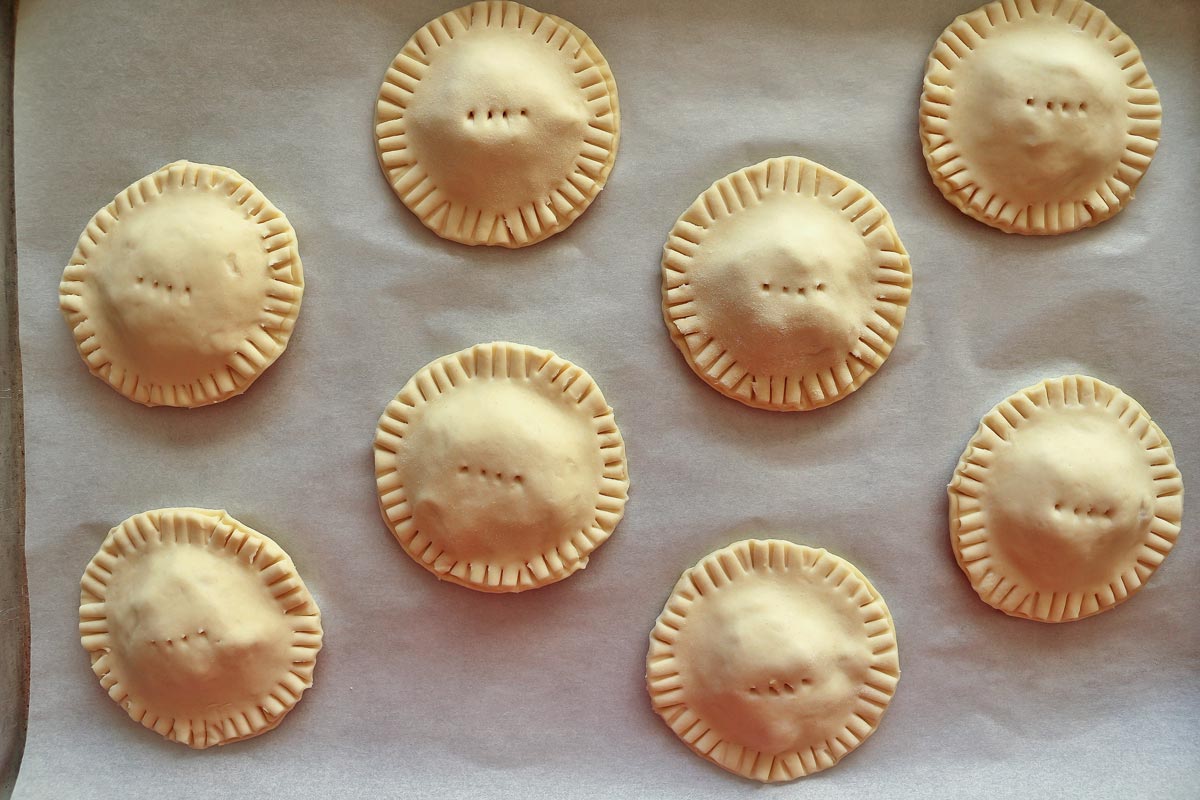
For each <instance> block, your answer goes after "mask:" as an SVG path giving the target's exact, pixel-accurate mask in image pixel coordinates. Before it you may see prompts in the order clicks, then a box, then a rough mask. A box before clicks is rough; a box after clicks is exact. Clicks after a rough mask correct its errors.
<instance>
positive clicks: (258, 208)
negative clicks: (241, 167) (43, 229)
mask: <svg viewBox="0 0 1200 800" xmlns="http://www.w3.org/2000/svg"><path fill="white" fill-rule="evenodd" d="M303 293H304V273H303V269H302V267H301V264H300V254H299V252H298V250H297V247H296V233H295V231H294V230H292V226H291V225H290V224H289V223H288V221H287V218H286V217H285V216H284V215H283V212H281V211H280V210H279V209H277V208H275V206H273V205H271V202H270V201H269V200H267V198H265V197H263V195H262V193H261V192H259V191H258V189H256V188H255V187H254V185H253V184H251V183H250V181H248V180H246V179H245V178H243V177H242V176H241V175H239V174H238V173H236V172H234V171H233V170H231V169H227V168H226V167H214V166H211V165H208V164H193V163H190V162H187V161H176V162H175V163H173V164H168V165H167V166H165V167H163V168H162V169H160V170H158V171H157V172H154V173H152V174H150V175H147V176H146V177H144V178H142V179H141V180H139V181H138V182H137V183H134V184H133V185H132V186H130V187H129V188H127V189H125V190H124V191H123V192H121V193H120V194H119V195H117V196H116V198H115V199H114V200H113V201H112V202H111V203H109V204H108V205H107V206H105V207H104V208H102V209H100V210H99V211H98V212H96V215H95V216H94V217H92V220H91V221H90V222H89V223H88V225H87V228H86V229H85V230H84V232H83V235H82V236H80V237H79V244H78V245H77V246H76V247H75V252H74V254H73V255H72V256H71V262H70V265H69V266H68V267H67V268H66V270H65V271H64V272H63V279H62V283H61V284H60V286H59V305H60V306H61V308H62V312H63V314H64V315H65V316H66V319H67V323H68V324H69V325H70V326H71V328H72V330H73V332H74V335H75V342H76V344H77V345H78V347H79V353H80V355H81V356H82V357H83V360H84V361H85V362H86V363H87V366H88V369H89V370H91V372H92V374H93V375H95V376H96V377H98V378H100V379H102V380H104V381H105V382H107V383H108V384H109V385H111V386H112V387H113V388H114V389H116V390H117V391H118V392H120V393H121V394H123V395H125V396H126V397H128V398H129V399H131V400H135V401H137V402H139V403H142V404H144V405H147V406H159V405H165V406H187V407H190V406H201V405H207V404H209V403H217V402H220V401H222V400H225V399H228V398H229V397H232V396H234V395H238V394H241V393H242V392H244V391H245V390H246V389H247V387H249V386H250V384H251V383H252V382H253V381H254V380H255V378H257V377H258V376H259V375H261V374H262V373H263V371H264V370H266V368H267V367H269V366H270V365H271V364H272V363H274V361H275V359H277V358H278V357H279V355H280V354H281V353H282V352H283V350H284V348H285V347H287V343H288V338H289V337H290V336H291V333H292V327H293V326H294V325H295V322H296V317H297V316H298V315H299V313H300V300H301V297H302V295H303Z"/></svg>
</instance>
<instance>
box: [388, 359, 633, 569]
mask: <svg viewBox="0 0 1200 800" xmlns="http://www.w3.org/2000/svg"><path fill="white" fill-rule="evenodd" d="M375 476H376V484H377V488H378V491H379V506H380V509H381V510H382V512H383V517H384V521H385V522H386V523H387V525H388V527H389V528H390V529H391V531H392V533H393V534H394V535H395V537H396V539H397V540H398V541H399V542H400V544H401V545H402V546H403V547H404V549H405V551H406V552H407V553H408V554H409V555H410V556H412V557H413V559H415V560H416V561H417V562H418V563H419V564H421V565H422V566H424V567H425V568H426V569H428V570H429V571H431V572H433V573H434V574H435V575H436V576H437V577H438V578H439V579H442V580H449V581H453V582H454V583H458V584H460V585H462V586H466V587H468V588H471V589H477V590H479V591H483V592H520V591H524V590H526V589H533V588H537V587H539V586H545V585H546V584H549V583H554V582H555V581H559V580H562V579H563V578H565V577H567V576H568V575H570V574H572V573H573V572H575V571H576V570H579V569H582V568H583V567H585V566H587V562H588V556H589V554H590V553H591V552H592V551H593V550H595V549H596V548H597V547H599V546H600V545H601V544H602V543H603V542H604V541H605V540H606V539H607V538H608V537H609V535H610V534H611V533H612V532H613V529H614V528H615V527H616V525H617V523H618V522H619V521H620V519H621V515H622V514H623V513H624V509H625V499H626V496H627V493H628V490H629V473H628V469H627V467H626V462H625V445H624V442H623V441H622V440H621V432H620V431H619V430H618V429H617V423H616V420H615V419H614V418H613V411H612V409H611V408H609V407H608V404H607V403H606V402H605V400H604V395H603V394H601V392H600V387H598V386H597V385H596V383H595V381H593V380H592V378H591V376H590V375H588V374H587V373H586V372H584V371H583V370H582V369H580V368H579V367H577V366H575V365H574V364H572V363H571V362H569V361H566V360H565V359H562V358H559V357H558V356H556V355H555V354H554V353H551V352H549V351H547V350H539V349H537V348H535V347H528V346H526V345H520V344H511V343H509V342H493V343H491V344H480V345H476V346H475V347H472V348H469V349H467V350H462V351H460V352H458V353H453V354H451V355H448V356H443V357H442V358H439V359H438V360H436V361H434V362H433V363H431V364H429V365H427V366H425V367H424V368H422V369H421V370H420V371H419V372H417V374H416V375H414V376H413V377H412V379H411V380H409V382H408V383H407V384H405V386H404V388H403V389H401V390H400V393H399V394H398V395H396V397H395V399H394V400H392V401H391V402H390V403H388V406H387V409H386V410H385V411H384V413H383V416H381V417H380V419H379V428H378V429H377V431H376V434H375Z"/></svg>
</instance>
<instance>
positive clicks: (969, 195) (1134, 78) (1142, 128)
mask: <svg viewBox="0 0 1200 800" xmlns="http://www.w3.org/2000/svg"><path fill="white" fill-rule="evenodd" d="M1161 126H1162V107H1161V106H1160V105H1159V97H1158V92H1157V90H1155V88H1154V83H1153V81H1151V80H1150V75H1149V74H1148V73H1147V72H1146V65H1145V64H1143V63H1142V58H1141V54H1140V53H1139V52H1138V49H1137V47H1135V46H1134V44H1133V41H1132V40H1131V39H1130V38H1129V37H1128V36H1126V35H1125V34H1124V33H1122V32H1121V29H1120V28H1118V27H1117V26H1116V25H1115V24H1113V22H1112V20H1110V19H1109V18H1108V17H1107V15H1105V13H1104V12H1103V11H1101V10H1100V9H1098V8H1096V7H1095V6H1093V5H1091V4H1089V3H1087V2H1084V1H1083V0H1003V1H1002V2H1001V1H999V0H998V2H993V3H988V4H987V5H985V6H983V7H982V8H979V9H977V10H975V11H972V12H971V13H969V14H964V15H963V16H961V17H959V18H958V19H956V20H955V21H954V22H952V23H951V24H950V26H949V27H948V28H946V30H945V31H944V32H943V33H942V35H941V36H940V37H939V38H938V41H937V44H936V45H935V46H934V49H933V52H932V53H931V54H930V56H929V61H928V65H927V67H926V70H925V85H924V91H923V92H922V93H921V114H920V128H921V144H922V147H923V149H924V152H925V160H926V163H927V165H928V167H929V172H930V174H931V175H932V176H933V181H934V183H936V184H937V187H938V188H939V189H940V190H941V192H942V194H944V195H945V196H946V199H947V200H949V201H950V202H951V203H953V204H954V205H955V206H957V207H958V208H959V210H961V211H962V212H963V213H965V214H968V215H970V216H972V217H974V218H975V219H977V220H979V221H980V222H984V223H986V224H988V225H991V226H992V227H994V228H999V229H1001V230H1003V231H1008V232H1009V233H1025V234H1054V233H1066V232H1068V231H1073V230H1076V229H1078V228H1083V227H1087V226H1090V225H1095V224H1097V223H1099V222H1103V221H1104V220H1106V219H1108V218H1109V217H1111V216H1113V215H1114V214H1116V213H1117V212H1118V211H1120V210H1121V209H1122V208H1123V207H1124V206H1125V204H1126V203H1127V202H1128V201H1129V200H1130V198H1132V197H1133V192H1134V189H1136V187H1137V184H1138V181H1140V180H1141V178H1142V175H1143V174H1144V173H1145V172H1146V169H1147V168H1148V167H1149V166H1150V159H1151V158H1153V156H1154V151H1155V149H1156V148H1157V147H1158V136H1159V130H1160V128H1161Z"/></svg>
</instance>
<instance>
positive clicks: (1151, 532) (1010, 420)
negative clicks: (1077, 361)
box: [949, 375, 1183, 622]
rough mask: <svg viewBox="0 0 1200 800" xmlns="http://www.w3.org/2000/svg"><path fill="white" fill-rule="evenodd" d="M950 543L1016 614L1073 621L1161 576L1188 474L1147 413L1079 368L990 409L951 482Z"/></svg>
mask: <svg viewBox="0 0 1200 800" xmlns="http://www.w3.org/2000/svg"><path fill="white" fill-rule="evenodd" d="M949 494H950V542H951V545H952V546H953V548H954V556H955V558H957V559H958V564H959V566H960V567H962V569H963V571H964V572H965V573H966V574H967V577H968V578H970V580H971V586H972V587H973V588H974V589H975V591H976V592H978V593H979V596H980V597H981V598H983V601H984V602H986V603H987V604H988V605H990V606H992V607H994V608H998V609H1000V610H1001V611H1003V612H1004V613H1006V614H1011V615H1012V616H1014V617H1025V618H1027V619H1034V620H1038V621H1041V622H1069V621H1072V620H1077V619H1082V618H1083V617H1088V616H1091V615H1092V614H1098V613H1100V612H1101V611H1107V610H1108V609H1110V608H1112V607H1113V606H1115V605H1117V604H1118V603H1120V602H1122V601H1123V600H1125V599H1126V598H1128V597H1129V596H1130V595H1132V594H1133V593H1134V592H1136V591H1137V590H1138V589H1140V588H1141V587H1142V585H1143V584H1144V583H1145V582H1146V581H1147V580H1149V579H1150V576H1151V575H1153V574H1154V571H1155V570H1156V569H1158V565H1159V564H1161V563H1162V561H1163V559H1164V558H1166V556H1167V553H1169V552H1170V550H1171V547H1172V546H1173V545H1174V543H1175V539H1176V537H1177V536H1178V535H1179V523H1180V518H1181V515H1182V513H1183V481H1182V478H1181V477H1180V475H1179V470H1178V469H1177V468H1176V467H1175V456H1174V453H1173V452H1172V450H1171V445H1170V443H1169V442H1168V441H1167V437H1166V436H1164V435H1163V432H1162V430H1160V429H1159V427H1158V426H1157V425H1155V424H1154V422H1152V421H1151V419H1150V417H1149V415H1148V414H1147V413H1146V411H1145V410H1144V409H1143V408H1142V407H1141V406H1140V405H1138V404H1137V402H1136V401H1134V400H1133V398H1131V397H1129V396H1128V395H1126V394H1125V393H1124V392H1122V391H1121V390H1120V389H1117V388H1116V387H1113V386H1109V385H1108V384H1107V383H1103V382H1102V381H1098V380H1096V379H1095V378H1087V377H1084V376H1082V375H1072V376H1068V377H1065V378H1055V379H1052V380H1045V381H1042V382H1041V383H1039V384H1038V385H1036V386H1031V387H1029V388H1027V389H1022V390H1021V391H1019V392H1017V393H1016V394H1014V395H1013V396H1011V397H1009V398H1008V399H1006V400H1004V401H1003V402H1001V403H1000V404H999V405H997V406H996V407H995V408H993V409H992V410H991V411H989V412H988V413H987V414H986V415H985V416H984V418H983V421H982V422H981V423H980V425H979V430H978V431H977V432H976V433H975V435H974V436H973V437H972V438H971V442H970V444H968V445H967V449H966V452H964V453H963V456H962V458H961V459H960V460H959V462H958V468H957V469H956V470H955V471H954V478H953V480H952V481H951V482H950V486H949Z"/></svg>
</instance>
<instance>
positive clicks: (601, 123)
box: [375, 0, 620, 247]
mask: <svg viewBox="0 0 1200 800" xmlns="http://www.w3.org/2000/svg"><path fill="white" fill-rule="evenodd" d="M619 136H620V112H619V109H618V106H617V84H616V82H615V81H614V79H613V74H612V70H610V69H609V67H608V62H607V61H605V60H604V56H603V55H601V54H600V50H599V49H598V48H597V47H596V45H595V44H593V43H592V40H591V39H589V38H588V37H587V34H585V33H584V32H583V31H581V30H579V28H576V27H575V26H574V25H572V24H571V23H569V22H567V21H566V20H563V19H560V18H558V17H556V16H553V15H551V14H543V13H541V12H540V11H534V10H533V9H532V8H528V7H526V6H523V5H520V4H518V3H511V2H497V0H491V2H479V3H472V4H471V5H469V6H464V7H463V8H460V9H457V10H455V11H451V12H449V13H447V14H443V15H442V16H440V17H438V18H437V19H435V20H433V21H432V22H430V23H429V24H428V25H426V26H425V27H423V28H421V29H420V30H419V31H417V32H416V33H415V34H414V35H413V37H412V38H411V39H409V40H408V43H407V44H405V45H404V49H403V50H401V51H400V53H399V54H398V55H397V56H396V58H395V60H394V61H393V62H392V64H391V66H390V67H389V68H388V71H387V75H386V76H385V77H384V81H383V86H382V87H381V88H380V90H379V102H378V104H377V105H376V110H375V143H376V150H377V152H378V154H379V163H380V165H381V166H382V168H383V171H384V174H385V175H386V176H387V179H388V182H389V183H391V185H392V188H393V189H394V190H395V192H396V194H397V195H398V196H399V197H400V199H401V200H402V201H404V204H405V205H406V206H408V208H409V209H410V210H411V211H412V212H413V213H414V214H416V215H417V217H418V218H419V219H420V220H421V222H423V223H424V224H425V225H426V226H427V227H428V228H430V229H431V230H432V231H434V232H435V233H437V235H438V236H441V237H443V238H446V239H451V240H453V241H456V242H462V243H463V244H472V245H474V244H490V245H503V246H505V247H524V246H526V245H530V244H534V243H535V242H539V241H541V240H542V239H545V238H546V237H547V236H550V235H552V234H555V233H558V232H559V231H561V230H562V229H563V228H566V227H567V226H568V225H570V224H571V223H572V222H574V221H575V218H576V217H578V216H579V215H580V214H582V213H583V211H584V209H586V208H587V207H588V206H589V205H590V204H591V202H592V201H593V200H594V199H595V198H596V195H597V194H599V192H600V190H601V189H602V188H604V183H605V181H607V180H608V174H609V172H610V171H611V170H612V166H613V160H614V159H615V158H616V155H617V140H618V138H619Z"/></svg>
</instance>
